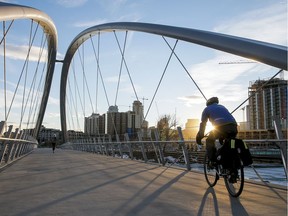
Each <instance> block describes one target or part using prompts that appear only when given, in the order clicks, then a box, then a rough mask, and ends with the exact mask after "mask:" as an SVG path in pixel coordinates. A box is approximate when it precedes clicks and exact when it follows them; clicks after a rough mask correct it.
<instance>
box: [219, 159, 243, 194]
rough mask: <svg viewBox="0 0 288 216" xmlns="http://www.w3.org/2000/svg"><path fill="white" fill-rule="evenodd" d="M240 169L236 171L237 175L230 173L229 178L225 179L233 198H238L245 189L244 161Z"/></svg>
mask: <svg viewBox="0 0 288 216" xmlns="http://www.w3.org/2000/svg"><path fill="white" fill-rule="evenodd" d="M240 164H241V165H240V167H239V168H237V169H235V171H236V170H237V171H236V173H235V172H233V171H230V173H228V175H227V176H225V177H224V181H225V186H226V188H227V190H228V192H229V194H230V195H231V196H233V197H238V196H240V194H241V193H242V191H243V188H244V167H243V163H242V161H241V162H240Z"/></svg>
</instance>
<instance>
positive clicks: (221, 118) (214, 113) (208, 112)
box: [201, 103, 237, 126]
mask: <svg viewBox="0 0 288 216" xmlns="http://www.w3.org/2000/svg"><path fill="white" fill-rule="evenodd" d="M208 119H209V121H210V122H211V123H212V125H213V126H221V125H226V124H231V123H232V124H237V122H236V120H235V119H234V117H233V116H232V115H231V114H230V112H229V111H228V110H227V109H226V108H225V107H224V106H222V105H220V104H217V103H214V104H211V105H209V106H207V107H206V108H205V109H204V110H203V112H202V117H201V121H202V122H203V123H204V124H206V122H207V121H208Z"/></svg>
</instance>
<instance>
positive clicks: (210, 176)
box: [204, 152, 219, 187]
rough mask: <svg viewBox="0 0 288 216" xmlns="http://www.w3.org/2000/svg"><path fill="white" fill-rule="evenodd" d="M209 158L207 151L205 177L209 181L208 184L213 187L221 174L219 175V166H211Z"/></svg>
mask: <svg viewBox="0 0 288 216" xmlns="http://www.w3.org/2000/svg"><path fill="white" fill-rule="evenodd" d="M209 162H210V160H209V158H208V155H207V152H206V153H205V157H204V175H205V179H206V181H207V183H208V185H209V186H210V187H213V186H215V185H216V183H217V181H218V179H219V175H218V172H217V171H218V167H217V166H216V167H211V166H209Z"/></svg>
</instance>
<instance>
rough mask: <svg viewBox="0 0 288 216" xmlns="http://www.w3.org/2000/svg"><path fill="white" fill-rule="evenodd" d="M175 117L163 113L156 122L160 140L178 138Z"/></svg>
mask: <svg viewBox="0 0 288 216" xmlns="http://www.w3.org/2000/svg"><path fill="white" fill-rule="evenodd" d="M176 124H177V121H176V118H175V116H171V115H163V116H161V117H160V119H159V121H158V122H157V129H158V131H159V139H160V140H162V141H170V140H177V139H178V132H177V130H176Z"/></svg>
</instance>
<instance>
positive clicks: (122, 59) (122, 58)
mask: <svg viewBox="0 0 288 216" xmlns="http://www.w3.org/2000/svg"><path fill="white" fill-rule="evenodd" d="M114 36H115V38H116V41H117V43H118V47H119V48H120V43H119V41H118V38H117V35H116V32H115V31H114ZM126 42H127V31H126V34H125V40H124V47H123V55H122V57H121V65H120V71H119V76H118V83H117V90H116V96H115V103H114V104H115V105H116V104H117V98H118V92H119V86H120V79H121V74H122V68H123V62H124V53H125V49H126Z"/></svg>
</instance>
